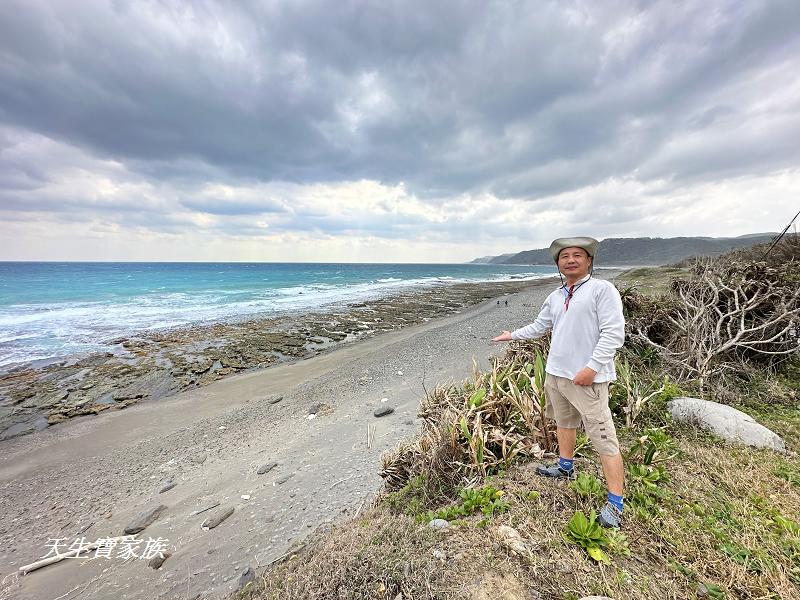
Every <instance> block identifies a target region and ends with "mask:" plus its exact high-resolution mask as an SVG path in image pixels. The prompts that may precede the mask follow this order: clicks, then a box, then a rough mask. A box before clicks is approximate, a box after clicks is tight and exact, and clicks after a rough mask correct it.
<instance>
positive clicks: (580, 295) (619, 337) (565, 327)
mask: <svg viewBox="0 0 800 600" xmlns="http://www.w3.org/2000/svg"><path fill="white" fill-rule="evenodd" d="M578 284H581V285H580V287H578ZM566 297H567V288H565V287H560V288H558V289H557V290H555V291H554V292H553V293H551V294H550V295H549V296H548V297H547V299H546V300H545V301H544V304H543V305H542V310H541V311H540V312H539V316H538V317H537V318H536V320H535V321H534V322H533V323H531V324H530V325H526V326H525V327H521V328H519V329H517V330H515V331H513V332H512V333H511V338H512V339H515V340H525V339H530V338H537V337H540V336H542V335H544V334H545V333H546V332H547V331H548V330H550V329H552V330H553V339H552V342H551V344H550V353H549V354H548V356H547V367H546V371H547V372H548V373H550V374H551V375H557V376H559V377H567V378H569V379H574V378H575V375H577V374H578V371H580V370H581V369H583V368H584V367H589V368H591V369H592V370H594V371H597V375H595V377H594V382H595V383H601V382H604V381H614V380H615V379H616V378H617V373H616V370H615V369H614V354H616V352H617V349H618V348H620V347H622V344H623V342H624V341H625V318H624V317H623V316H622V299H621V298H620V296H619V292H618V291H617V288H616V287H614V284H613V283H611V282H610V281H606V280H604V279H595V278H594V277H590V276H589V275H587V276H586V277H584V278H583V279H581V280H580V281H579V282H578V283H577V284H576V288H575V290H574V292H573V295H572V299H571V300H570V301H569V308H568V309H567V307H566V303H565V300H566Z"/></svg>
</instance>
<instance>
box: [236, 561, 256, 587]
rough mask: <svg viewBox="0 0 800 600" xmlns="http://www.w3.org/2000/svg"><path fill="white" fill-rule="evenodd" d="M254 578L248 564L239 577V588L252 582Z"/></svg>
mask: <svg viewBox="0 0 800 600" xmlns="http://www.w3.org/2000/svg"><path fill="white" fill-rule="evenodd" d="M255 580H256V574H255V573H254V572H253V569H252V568H251V567H250V566H248V567H247V568H245V570H244V571H243V572H242V576H241V577H239V589H240V590H242V589H244V588H245V587H246V586H247V585H248V584H249V583H252V582H254V581H255Z"/></svg>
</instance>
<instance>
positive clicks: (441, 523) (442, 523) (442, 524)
mask: <svg viewBox="0 0 800 600" xmlns="http://www.w3.org/2000/svg"><path fill="white" fill-rule="evenodd" d="M428 527H430V528H431V529H447V528H448V527H450V523H448V522H447V521H446V520H445V519H434V520H433V521H431V522H430V523H428Z"/></svg>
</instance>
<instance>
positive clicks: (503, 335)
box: [492, 331, 511, 342]
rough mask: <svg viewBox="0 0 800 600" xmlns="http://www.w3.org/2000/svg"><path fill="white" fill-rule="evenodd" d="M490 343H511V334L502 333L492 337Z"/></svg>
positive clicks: (507, 332)
mask: <svg viewBox="0 0 800 600" xmlns="http://www.w3.org/2000/svg"><path fill="white" fill-rule="evenodd" d="M492 341H493V342H510V341H511V332H510V331H504V332H503V333H501V334H500V335H498V336H497V337H493V338H492Z"/></svg>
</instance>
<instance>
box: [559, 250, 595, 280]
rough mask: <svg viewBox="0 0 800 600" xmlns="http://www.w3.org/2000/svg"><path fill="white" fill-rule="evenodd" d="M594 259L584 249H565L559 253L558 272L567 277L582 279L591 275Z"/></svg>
mask: <svg viewBox="0 0 800 600" xmlns="http://www.w3.org/2000/svg"><path fill="white" fill-rule="evenodd" d="M591 265H592V259H591V258H589V253H588V252H586V250H584V249H583V248H564V249H563V250H562V251H561V252H559V253H558V270H559V271H561V272H562V273H563V274H564V275H566V276H567V277H575V278H578V279H580V278H581V277H584V276H585V275H587V274H588V273H589V267H590V266H591Z"/></svg>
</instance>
